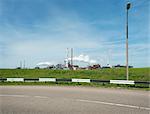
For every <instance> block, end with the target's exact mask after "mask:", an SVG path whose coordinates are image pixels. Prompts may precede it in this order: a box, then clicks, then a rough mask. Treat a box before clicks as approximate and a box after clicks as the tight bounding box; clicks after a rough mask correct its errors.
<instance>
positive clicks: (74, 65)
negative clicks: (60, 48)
mask: <svg viewBox="0 0 150 114" xmlns="http://www.w3.org/2000/svg"><path fill="white" fill-rule="evenodd" d="M25 68H26V67H25V60H24V61H23V62H22V61H21V62H20V67H17V69H25ZM34 68H35V69H52V70H94V69H106V68H126V66H123V65H120V64H118V65H115V66H112V65H110V64H107V65H106V66H102V65H101V64H99V63H98V62H97V61H96V60H94V59H91V58H90V57H89V56H88V55H84V54H81V55H79V56H74V54H73V48H70V49H69V48H67V49H66V57H65V58H64V60H63V64H54V63H51V62H39V63H37V64H36V65H35V67H34ZM129 68H133V66H129Z"/></svg>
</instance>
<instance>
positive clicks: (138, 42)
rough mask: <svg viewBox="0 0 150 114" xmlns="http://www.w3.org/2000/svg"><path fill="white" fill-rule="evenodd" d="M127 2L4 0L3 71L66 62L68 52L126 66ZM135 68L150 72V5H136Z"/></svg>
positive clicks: (145, 1) (142, 0)
mask: <svg viewBox="0 0 150 114" xmlns="http://www.w3.org/2000/svg"><path fill="white" fill-rule="evenodd" d="M126 2H127V0H0V68H15V67H17V66H19V62H20V61H23V60H25V61H26V66H27V67H34V66H35V65H36V64H37V63H38V62H43V61H49V62H52V63H55V64H56V63H63V60H64V58H65V57H66V53H65V52H66V48H74V55H76V56H78V55H80V54H85V55H88V56H89V57H90V58H92V59H94V60H96V61H97V63H99V64H102V65H106V64H107V63H109V64H111V65H116V64H122V65H125V18H126V15H125V14H126V12H125V3H126ZM130 2H131V3H132V8H131V9H130V10H129V64H130V65H133V66H135V67H148V66H150V63H149V62H148V57H149V47H150V46H149V38H150V35H149V30H150V28H149V26H150V23H149V11H150V9H149V7H150V6H149V5H150V2H149V0H130Z"/></svg>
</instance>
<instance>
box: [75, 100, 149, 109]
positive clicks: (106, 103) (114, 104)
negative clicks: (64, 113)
mask: <svg viewBox="0 0 150 114" xmlns="http://www.w3.org/2000/svg"><path fill="white" fill-rule="evenodd" d="M76 100H77V101H80V102H88V103H98V104H105V105H112V106H120V107H127V108H135V109H144V110H150V108H149V107H140V106H135V105H126V104H118V103H110V102H101V101H91V100H84V99H76Z"/></svg>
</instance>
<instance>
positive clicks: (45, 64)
mask: <svg viewBox="0 0 150 114" xmlns="http://www.w3.org/2000/svg"><path fill="white" fill-rule="evenodd" d="M52 65H53V64H52V63H50V62H40V63H38V64H36V66H52Z"/></svg>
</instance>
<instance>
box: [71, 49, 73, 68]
mask: <svg viewBox="0 0 150 114" xmlns="http://www.w3.org/2000/svg"><path fill="white" fill-rule="evenodd" d="M71 68H72V69H73V48H71Z"/></svg>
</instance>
